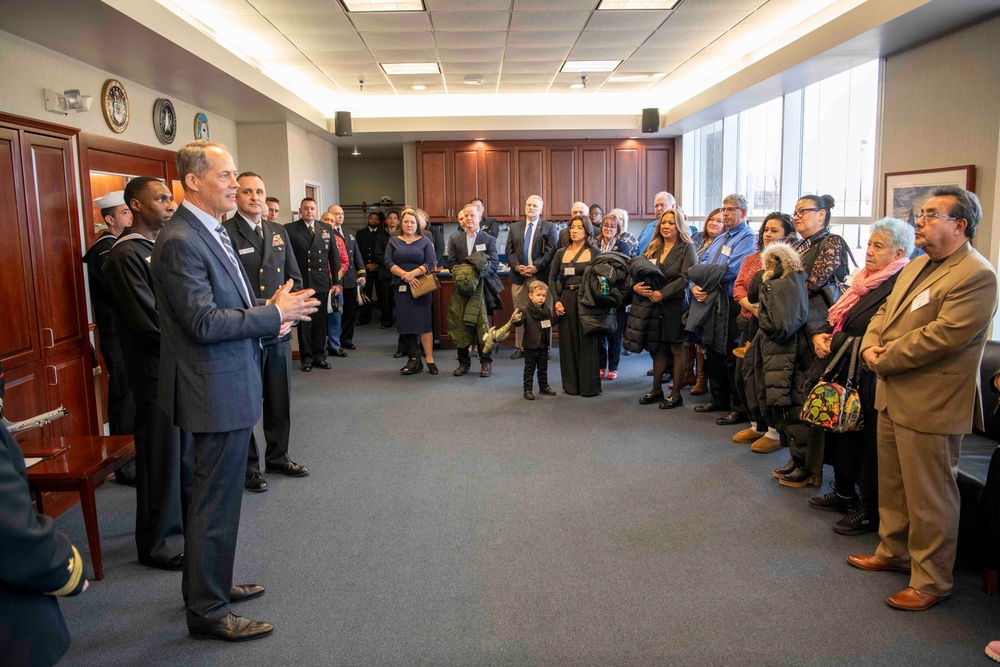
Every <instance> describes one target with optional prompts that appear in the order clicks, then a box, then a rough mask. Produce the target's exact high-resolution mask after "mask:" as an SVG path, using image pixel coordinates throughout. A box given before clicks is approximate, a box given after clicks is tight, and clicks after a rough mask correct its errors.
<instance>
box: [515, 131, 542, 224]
mask: <svg viewBox="0 0 1000 667" xmlns="http://www.w3.org/2000/svg"><path fill="white" fill-rule="evenodd" d="M514 152H515V162H514V165H515V166H516V168H517V194H516V196H515V197H514V215H516V216H518V217H519V218H520V217H521V216H523V215H524V202H526V201H527V200H528V197H530V196H532V195H538V196H539V197H541V198H542V200H543V201H544V200H545V147H544V146H525V147H518V148H515V149H514ZM544 214H545V211H544V209H543V210H542V215H543V216H544Z"/></svg>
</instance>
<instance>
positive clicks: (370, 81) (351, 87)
mask: <svg viewBox="0 0 1000 667" xmlns="http://www.w3.org/2000/svg"><path fill="white" fill-rule="evenodd" d="M330 78H331V79H333V82H334V83H336V84H337V85H338V86H340V87H341V88H343V89H344V91H345V92H348V93H357V92H359V88H360V86H359V85H358V79H364V80H365V92H371V89H372V88H373V87H377V86H385V87H387V88H389V87H390V86H389V84H388V82H387V80H386V78H385V77H384V76H372V77H368V76H333V77H330Z"/></svg>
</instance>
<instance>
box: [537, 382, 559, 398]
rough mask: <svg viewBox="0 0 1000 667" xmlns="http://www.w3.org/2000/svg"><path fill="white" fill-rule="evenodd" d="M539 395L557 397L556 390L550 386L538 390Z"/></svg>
mask: <svg viewBox="0 0 1000 667" xmlns="http://www.w3.org/2000/svg"><path fill="white" fill-rule="evenodd" d="M538 393H539V394H545V395H546V396H555V395H556V390H555V389H553V388H552V387H550V386H549V385H545V386H544V387H541V388H540V389H539V390H538Z"/></svg>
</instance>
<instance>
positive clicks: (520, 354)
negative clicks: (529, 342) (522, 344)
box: [510, 347, 524, 359]
mask: <svg viewBox="0 0 1000 667" xmlns="http://www.w3.org/2000/svg"><path fill="white" fill-rule="evenodd" d="M510 358H511V359H524V350H522V349H521V348H519V347H517V348H514V354H512V355H510Z"/></svg>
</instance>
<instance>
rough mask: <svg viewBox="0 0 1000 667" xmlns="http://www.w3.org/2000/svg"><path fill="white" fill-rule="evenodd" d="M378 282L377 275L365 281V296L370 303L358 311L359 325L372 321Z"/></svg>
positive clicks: (370, 276)
mask: <svg viewBox="0 0 1000 667" xmlns="http://www.w3.org/2000/svg"><path fill="white" fill-rule="evenodd" d="M377 282H378V280H377V279H376V278H375V274H371V275H369V276H368V278H367V279H366V280H365V286H364V287H363V288H362V289H364V291H365V296H367V297H368V303H366V304H365V306H364V307H363V308H360V309H359V311H358V324H360V325H362V326H364V325H365V324H368V323H369V322H371V321H372V308H374V307H375V306H374V304H375V285H376V283H377Z"/></svg>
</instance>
